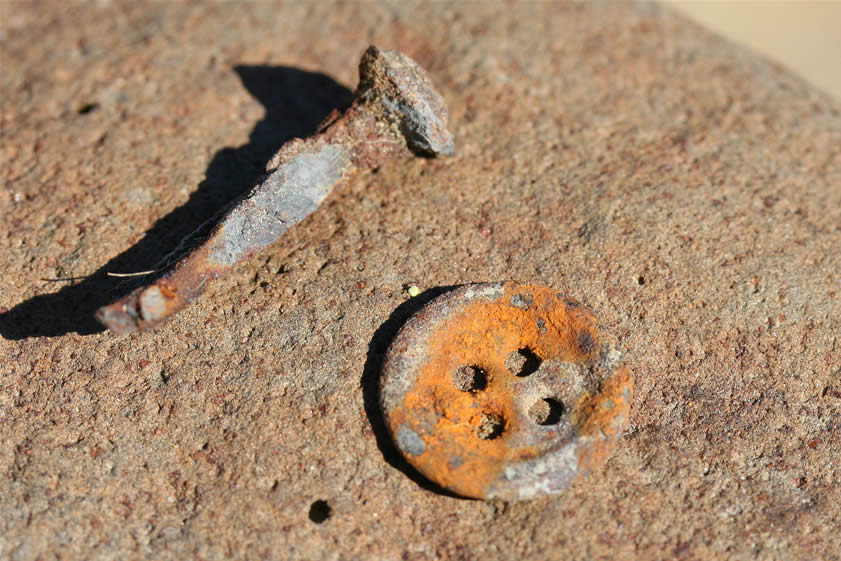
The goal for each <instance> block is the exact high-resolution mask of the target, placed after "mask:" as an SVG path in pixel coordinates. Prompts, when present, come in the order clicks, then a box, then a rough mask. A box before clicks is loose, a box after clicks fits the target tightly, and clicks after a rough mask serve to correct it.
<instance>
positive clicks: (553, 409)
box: [529, 397, 565, 425]
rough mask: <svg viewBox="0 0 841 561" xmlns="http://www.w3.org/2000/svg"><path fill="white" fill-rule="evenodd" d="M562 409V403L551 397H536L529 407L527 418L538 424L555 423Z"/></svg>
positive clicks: (562, 412) (559, 418)
mask: <svg viewBox="0 0 841 561" xmlns="http://www.w3.org/2000/svg"><path fill="white" fill-rule="evenodd" d="M564 409H565V408H564V404H563V403H561V402H560V401H558V400H557V399H554V398H552V397H547V398H544V399H538V400H537V401H535V402H534V403H533V404H532V406H531V407H529V418H530V419H531V420H532V421H534V422H535V423H537V424H538V425H557V424H558V422H560V420H561V416H562V415H563V414H564Z"/></svg>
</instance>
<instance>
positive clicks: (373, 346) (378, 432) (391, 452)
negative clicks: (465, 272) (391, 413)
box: [360, 285, 466, 500]
mask: <svg viewBox="0 0 841 561" xmlns="http://www.w3.org/2000/svg"><path fill="white" fill-rule="evenodd" d="M459 286H460V285H452V286H439V287H435V288H430V289H429V290H426V291H424V292H422V293H420V294H418V295H417V296H415V297H414V298H410V299H409V300H407V301H406V302H403V303H402V304H400V305H399V306H397V308H395V310H394V311H393V312H392V313H391V315H389V316H388V319H387V320H386V321H385V322H383V324H382V325H380V327H379V328H377V330H376V331H375V332H374V336H373V337H372V338H371V342H370V343H369V344H368V356H367V358H366V360H365V367H364V369H363V371H362V378H361V380H360V385H361V386H362V399H363V403H364V406H365V414H366V415H367V416H368V422H370V423H371V429H372V430H373V431H374V437H375V438H376V439H377V448H379V449H380V452H381V453H382V455H383V458H384V459H385V461H386V462H388V463H389V465H391V467H393V468H395V469H397V470H399V471H401V472H403V474H404V475H406V476H407V477H408V478H409V479H411V480H412V481H413V482H414V483H415V484H417V485H418V486H419V487H421V488H422V489H425V490H427V491H432V492H433V493H437V494H439V495H443V496H446V497H451V498H456V499H464V497H460V496H458V495H456V494H455V493H453V492H451V491H448V490H447V489H444V488H443V487H440V486H438V485H436V484H435V483H433V482H431V481H429V480H428V479H427V478H426V477H424V476H423V475H421V474H420V473H419V472H418V471H417V470H416V469H415V468H413V467H412V466H411V465H410V464H409V462H407V461H406V459H405V458H404V457H403V456H402V455H401V454H400V452H399V451H398V450H397V447H396V446H395V445H394V442H393V441H392V440H391V436H390V435H389V433H388V429H387V428H386V424H385V419H384V418H383V414H382V411H380V371H381V370H382V365H383V359H384V358H385V354H386V351H387V350H388V346H389V345H390V344H391V341H392V340H393V339H394V337H395V336H396V335H397V332H398V331H400V328H401V327H403V325H404V324H405V323H406V322H407V321H408V319H409V318H410V317H411V316H412V314H414V313H415V312H417V311H418V310H420V309H421V308H422V307H423V306H424V305H426V304H427V303H428V302H429V301H430V300H432V299H434V298H436V297H438V296H440V295H442V294H445V293H447V292H450V291H451V290H455V289H456V288H458V287H459ZM465 500H466V499H465Z"/></svg>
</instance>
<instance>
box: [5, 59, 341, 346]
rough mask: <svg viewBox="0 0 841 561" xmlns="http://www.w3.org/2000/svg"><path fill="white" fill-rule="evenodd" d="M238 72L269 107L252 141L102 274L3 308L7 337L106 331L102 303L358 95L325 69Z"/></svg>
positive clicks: (208, 224) (176, 253)
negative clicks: (127, 277) (285, 148)
mask: <svg viewBox="0 0 841 561" xmlns="http://www.w3.org/2000/svg"><path fill="white" fill-rule="evenodd" d="M234 70H235V71H236V73H237V74H238V75H239V77H240V80H241V81H242V83H243V85H244V86H245V88H246V89H247V90H248V92H249V93H250V94H251V95H252V96H254V98H255V99H257V100H258V101H259V102H260V103H262V104H263V106H264V107H265V109H266V115H265V117H264V118H263V119H262V120H261V121H259V122H258V123H257V124H256V125H255V126H254V129H253V130H252V131H251V135H250V137H249V141H248V143H247V144H245V145H243V146H240V147H238V148H223V149H222V150H220V151H218V152H217V153H216V154H215V155H214V157H213V159H212V161H211V162H210V165H208V167H207V171H206V173H205V179H204V181H202V182H201V184H199V186H198V188H197V189H196V190H195V191H194V192H193V194H192V195H190V199H189V200H188V201H187V202H186V203H185V204H184V205H182V206H180V207H179V208H177V209H175V210H173V211H172V212H171V213H169V214H168V215H166V216H164V217H162V218H161V219H160V220H158V221H157V222H156V223H155V224H154V225H153V226H152V228H151V229H150V230H149V231H148V232H146V234H145V235H144V236H143V238H142V239H141V240H140V241H139V242H137V243H136V244H135V245H134V246H132V247H130V248H129V249H127V250H126V251H124V252H123V253H121V254H120V255H118V256H116V257H114V258H113V259H111V260H110V261H109V262H108V263H106V264H105V265H103V266H102V267H100V268H99V270H97V271H96V272H95V273H93V274H91V275H89V276H87V277H84V279H83V280H81V282H78V283H76V284H72V285H70V286H66V287H64V288H62V289H61V290H59V291H58V292H55V293H52V294H43V295H39V296H35V297H33V298H30V299H29V300H25V301H24V302H21V303H20V304H18V305H16V306H15V307H13V308H12V309H10V310H9V311H8V312H6V313H4V314H0V335H2V336H3V337H5V338H6V339H25V338H27V337H56V336H60V335H65V334H67V333H71V332H77V333H79V334H82V335H89V334H92V333H98V332H100V331H102V330H103V329H104V328H103V327H102V325H100V324H99V322H97V321H96V319H95V318H94V312H95V311H96V310H97V309H98V308H99V307H101V306H103V305H105V304H108V303H110V302H112V301H114V300H116V299H118V298H120V297H122V296H124V295H126V294H128V293H129V292H131V291H132V290H133V289H134V288H136V287H137V286H139V285H140V284H146V283H148V282H150V281H151V280H154V279H155V278H157V277H159V276H161V275H163V274H164V273H166V271H167V270H168V268H169V266H171V265H172V264H173V263H174V262H175V261H176V260H177V259H178V258H179V257H181V256H183V254H184V253H186V252H187V251H188V250H189V248H191V247H194V246H196V245H198V243H200V242H201V239H202V238H203V237H204V236H206V235H207V234H208V233H209V232H210V231H211V230H212V229H213V227H214V226H215V225H216V224H217V222H218V220H219V218H221V216H222V214H223V213H224V211H225V210H226V209H227V208H228V207H229V206H230V204H231V203H232V202H234V201H236V200H238V199H240V198H241V197H243V196H245V195H246V194H247V193H248V192H249V191H250V190H251V187H253V186H254V184H255V183H256V182H257V180H258V179H259V178H260V177H261V176H262V175H263V174H264V173H265V167H266V164H267V163H268V161H269V160H270V159H271V157H272V156H273V155H274V154H275V152H277V150H278V149H279V148H280V147H281V146H282V145H283V144H284V143H285V142H286V141H288V140H290V139H292V138H296V137H299V138H302V137H307V136H311V135H312V134H313V133H314V132H315V131H316V130H317V127H318V125H319V124H320V123H321V122H322V121H323V120H324V118H325V117H327V115H328V114H329V113H330V112H331V111H332V110H333V109H337V108H342V107H345V106H347V105H348V104H349V103H350V101H351V99H352V97H353V94H352V92H351V91H350V90H349V89H347V88H345V87H344V86H342V85H340V84H339V83H337V82H336V81H334V80H333V79H332V78H330V77H328V76H325V75H324V74H319V73H314V72H306V71H303V70H299V69H297V68H290V67H284V66H237V67H235V69H234ZM147 270H156V273H155V274H154V275H147V276H142V277H135V278H134V279H133V280H132V281H125V280H124V279H123V280H121V279H116V278H114V277H110V276H108V273H126V272H133V271H147Z"/></svg>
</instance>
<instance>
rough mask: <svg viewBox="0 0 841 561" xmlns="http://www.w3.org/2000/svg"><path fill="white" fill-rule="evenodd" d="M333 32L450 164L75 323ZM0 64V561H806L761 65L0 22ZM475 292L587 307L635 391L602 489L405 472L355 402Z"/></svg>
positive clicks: (232, 152)
mask: <svg viewBox="0 0 841 561" xmlns="http://www.w3.org/2000/svg"><path fill="white" fill-rule="evenodd" d="M370 43H374V44H376V45H378V46H380V47H382V48H396V49H399V50H401V51H403V52H405V53H406V54H408V55H410V56H412V57H414V58H415V59H417V60H418V61H419V62H420V63H421V64H422V65H423V66H424V67H425V68H427V69H428V70H429V72H430V74H431V76H432V79H433V81H434V82H435V84H436V86H437V87H438V88H439V89H440V91H441V92H442V93H443V94H444V97H445V99H446V101H447V104H448V106H449V108H450V116H451V127H452V130H453V131H454V132H455V133H456V135H457V142H458V146H459V155H458V156H457V157H455V158H452V159H440V160H430V159H420V158H418V159H413V160H401V161H393V162H390V163H389V164H387V165H384V166H383V167H381V168H380V169H379V170H378V171H377V172H375V173H368V174H366V175H363V176H360V177H359V178H357V180H355V181H354V182H353V183H352V184H350V185H348V186H347V187H346V188H344V189H340V190H338V191H336V192H334V193H333V194H331V195H330V197H329V198H328V199H327V200H326V201H325V203H324V205H323V206H322V208H321V209H319V210H318V211H317V212H315V213H314V214H313V215H311V216H310V217H309V218H307V219H306V220H304V221H303V222H302V223H300V224H298V225H297V226H295V227H294V228H292V229H291V230H290V231H289V232H288V233H287V234H286V235H285V237H284V238H283V239H282V240H281V241H280V242H278V243H277V244H276V245H275V246H273V247H272V248H271V249H270V250H267V251H265V252H264V253H262V254H261V255H260V256H259V257H258V258H256V259H254V260H253V261H252V262H250V263H248V264H246V265H243V266H240V267H238V268H237V269H236V270H235V272H234V273H233V274H232V275H231V276H229V277H227V278H226V279H224V280H222V281H220V282H218V283H217V284H215V285H214V286H213V287H211V288H210V289H209V290H208V292H206V293H205V295H204V296H203V297H202V298H201V299H200V300H199V301H197V302H196V303H195V304H194V305H192V306H191V307H189V308H188V309H186V310H185V311H184V312H182V313H181V314H180V315H178V316H177V317H176V318H175V319H174V320H173V321H172V322H170V323H169V324H167V325H166V326H164V327H163V328H161V329H160V330H157V331H154V332H150V333H143V334H137V335H132V336H127V337H116V336H113V335H111V334H109V333H107V332H102V331H100V330H99V329H98V328H97V325H96V324H95V323H94V322H93V321H92V320H91V316H92V311H93V309H94V308H95V307H96V306H97V305H101V304H103V303H106V302H108V301H109V300H110V299H111V298H112V296H113V295H114V294H119V293H120V291H124V290H125V289H124V285H123V286H120V285H119V283H120V282H121V281H120V279H115V278H113V277H108V276H107V275H106V273H108V272H117V273H127V272H137V271H145V270H148V269H153V268H155V267H156V264H157V263H158V262H159V261H160V260H161V259H162V258H164V257H165V256H166V255H167V254H168V253H170V252H172V251H173V250H176V248H177V246H178V243H179V241H180V240H181V239H182V238H184V237H185V236H187V235H188V234H189V233H190V232H192V231H193V230H195V229H196V228H198V227H200V226H201V225H202V224H203V223H204V222H205V220H207V219H208V218H210V217H212V216H213V215H214V214H215V213H217V212H219V211H220V210H221V209H223V208H224V207H225V205H226V204H227V203H228V202H229V201H230V200H232V199H234V198H236V197H237V196H240V195H242V194H243V193H244V192H245V190H247V189H248V187H250V186H251V184H252V183H253V182H254V181H255V180H256V178H258V177H259V176H260V173H261V171H262V168H263V166H264V165H265V163H266V162H267V161H268V160H269V158H270V157H271V155H272V153H273V152H274V151H275V150H276V149H277V148H278V147H279V146H280V144H281V143H282V142H283V141H285V140H287V139H289V138H291V137H294V136H302V135H308V134H310V133H311V132H312V131H313V130H314V128H315V125H316V123H317V122H318V121H319V120H320V119H321V118H322V117H323V116H325V115H326V114H327V113H328V112H329V111H330V110H331V109H333V108H334V107H337V106H340V105H342V104H343V103H346V102H347V100H348V99H349V96H350V91H349V90H348V88H353V87H355V85H356V64H357V62H358V60H359V56H360V55H361V53H362V52H363V51H364V49H365V48H366V47H367V46H368V45H369V44H370ZM0 57H2V59H1V60H0V65H2V72H0V123H2V124H0V127H2V132H0V178H1V179H0V181H2V186H3V192H2V194H0V210H2V216H3V220H2V221H0V259H2V263H3V274H4V282H3V284H2V286H3V290H2V294H0V306H2V311H3V312H4V313H2V315H0V336H2V338H0V357H2V361H0V442H1V443H2V446H0V474H2V484H0V558H2V559H9V560H13V561H27V560H33V561H34V560H37V559H41V560H45V561H46V560H53V559H61V560H70V559H121V560H123V559H161V560H169V559H173V560H174V559H203V560H214V559H229V558H230V559H301V560H304V559H306V560H319V559H343V560H344V559H360V560H361V559H386V560H403V559H406V560H432V559H468V560H469V559H476V560H483V561H486V560H491V559H561V558H570V559H572V558H575V559H634V558H658V559H673V558H675V559H722V558H728V559H824V560H833V559H836V560H837V559H841V556H840V555H839V551H841V532H839V531H838V528H839V527H840V526H841V491H839V489H841V466H839V454H840V453H841V452H839V451H841V341H839V334H841V295H840V294H839V284H840V283H839V279H841V107H839V104H838V103H837V102H835V101H833V100H831V99H830V98H829V97H827V96H825V95H823V94H821V93H819V92H817V91H815V90H813V89H811V88H810V87H809V86H808V85H806V84H805V83H803V82H802V81H801V80H799V79H797V78H795V77H793V76H792V75H791V74H789V73H787V72H785V71H784V70H783V69H781V68H779V67H778V66H776V65H774V64H772V63H769V62H768V61H765V60H762V59H760V58H758V57H757V56H755V55H753V54H751V53H748V52H746V51H744V50H741V49H739V48H736V47H734V46H733V45H730V44H727V43H725V42H723V41H721V40H720V39H718V38H716V37H714V36H712V35H711V34H708V33H706V32H704V31H703V30H701V29H700V28H698V27H697V26H695V25H692V24H690V23H688V22H687V21H685V20H684V19H682V18H680V17H678V16H675V15H674V14H673V13H671V12H669V11H667V10H665V9H661V8H659V7H657V6H655V5H650V4H625V3H609V4H593V5H590V4H587V5H563V4H558V3H550V2H545V3H520V4H516V3H515V4H509V3H506V4H495V3H491V2H475V3H443V2H441V3H437V2H433V3H421V4H417V5H414V6H408V5H406V4H404V3H403V2H394V3H392V4H374V3H358V4H357V3H344V4H336V5H330V4H327V3H324V2H314V3H303V2H288V3H287V4H280V3H278V4H272V3H269V2H254V3H250V4H233V3H208V2H201V3H198V2H197V3H193V4H187V3H181V2H151V3H143V4H138V3H136V2H128V1H126V2H108V1H102V2H73V3H68V2H65V1H57V0H55V1H41V0H38V1H32V2H17V1H7V2H3V3H2V5H0ZM89 275H90V276H89ZM71 277H81V278H78V279H77V280H75V281H71V280H55V279H67V278H71ZM45 279H48V280H45ZM504 279H516V280H519V281H521V282H529V283H535V284H546V285H550V286H554V287H556V288H557V289H559V290H560V291H563V292H564V293H566V294H568V295H569V296H570V297H573V298H576V299H578V300H580V301H581V302H583V303H585V304H587V305H588V306H589V307H591V308H592V309H593V310H594V311H595V313H596V314H597V316H598V317H599V318H600V319H601V320H602V321H604V322H605V328H607V329H609V330H611V331H612V332H613V333H615V334H616V335H617V336H618V337H619V338H620V340H621V344H622V346H623V347H624V348H625V349H626V350H627V351H628V354H627V357H628V360H629V364H630V365H631V367H632V368H633V370H634V372H635V374H636V378H637V383H636V394H635V398H634V402H633V409H632V418H631V423H632V428H631V430H630V431H629V433H628V434H627V435H626V437H625V438H624V439H623V441H622V442H620V444H619V446H618V449H617V452H616V454H615V455H614V457H613V458H612V459H611V460H610V461H609V462H608V463H607V464H606V466H605V467H604V468H603V469H602V470H600V471H597V472H594V473H592V474H591V475H590V476H589V477H588V478H587V479H586V480H584V481H582V482H579V483H576V484H575V485H573V486H572V487H571V488H570V489H569V490H568V491H567V492H566V493H565V494H563V495H560V496H557V497H552V498H547V499H541V500H536V501H533V502H528V503H520V504H505V503H488V502H482V501H466V500H460V499H456V498H452V497H448V496H445V495H442V494H438V493H436V492H434V490H430V489H429V486H428V485H425V484H423V483H421V484H419V482H418V479H417V477H415V476H413V475H412V474H411V473H408V474H407V473H406V472H405V467H404V466H402V465H401V464H400V463H399V461H398V460H397V459H396V457H395V455H394V453H393V449H392V448H389V446H388V443H387V441H386V440H385V439H384V438H383V433H382V430H381V429H382V420H381V418H379V417H378V416H377V414H376V394H374V393H373V388H374V387H375V386H376V375H377V373H376V370H377V367H378V365H379V362H380V361H381V356H382V353H383V352H384V350H385V348H386V347H387V345H388V343H389V341H390V339H391V337H392V336H393V335H394V332H395V329H396V328H397V327H399V325H400V324H401V322H402V321H404V320H405V316H406V314H408V313H410V312H411V311H412V310H413V309H415V308H417V306H418V304H419V303H422V302H423V301H424V300H425V299H427V300H428V298H429V297H430V296H432V295H434V294H436V293H439V292H440V290H441V288H442V287H446V286H451V285H456V284H459V283H464V282H470V281H492V280H504ZM409 283H415V284H417V285H418V286H419V287H420V288H421V289H422V290H424V292H423V293H422V294H421V296H418V297H417V298H413V299H408V296H407V294H406V291H405V289H404V286H406V285H407V284H409ZM115 287H116V288H115ZM318 501H325V502H318Z"/></svg>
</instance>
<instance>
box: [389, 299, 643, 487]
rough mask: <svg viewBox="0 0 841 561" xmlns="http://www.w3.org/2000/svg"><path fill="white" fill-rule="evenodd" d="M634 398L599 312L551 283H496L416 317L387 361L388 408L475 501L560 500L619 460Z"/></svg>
mask: <svg viewBox="0 0 841 561" xmlns="http://www.w3.org/2000/svg"><path fill="white" fill-rule="evenodd" d="M477 379H479V380H480V382H479V383H477V382H476V380H477ZM632 391H633V376H632V375H631V372H630V370H629V368H627V367H626V366H624V365H622V364H621V352H620V351H619V350H618V347H617V346H616V344H615V342H614V341H613V339H612V337H611V336H610V335H609V334H608V333H606V332H604V331H603V330H601V329H600V328H599V326H598V322H597V320H596V318H595V316H594V315H593V314H592V313H591V312H590V311H589V310H587V309H586V308H584V307H583V306H581V305H578V304H576V303H574V302H572V301H570V300H567V299H565V298H563V297H562V296H560V295H559V294H557V293H556V292H555V291H553V290H552V289H551V288H548V287H543V286H528V285H519V284H515V283H488V284H474V285H466V286H463V287H461V288H458V289H456V290H454V291H452V292H449V293H446V294H444V295H442V296H439V297H438V298H436V299H434V300H432V301H431V302H429V303H427V304H426V305H425V306H424V308H423V309H421V310H420V311H419V312H418V313H416V314H415V315H414V316H412V317H411V318H410V319H409V321H408V322H407V323H406V324H405V325H404V326H403V328H402V329H401V330H400V332H399V333H398V334H397V336H396V337H395V339H394V340H393V341H392V344H391V346H390V348H389V350H388V353H387V355H386V358H385V361H384V363H383V368H382V373H381V379H380V407H381V409H382V412H383V417H384V419H385V422H386V426H387V427H388V430H389V431H390V432H391V434H392V437H393V439H394V441H395V443H396V444H397V447H398V449H399V450H400V451H401V452H402V454H403V455H404V457H405V458H406V459H407V461H408V462H409V463H410V464H411V465H412V466H413V467H414V468H416V469H417V470H418V471H419V472H420V473H421V474H423V475H424V476H426V477H427V478H428V479H429V480H431V481H433V482H435V483H437V484H438V485H440V486H441V487H443V488H445V489H448V490H449V491H452V492H454V493H456V494H459V495H462V496H465V497H474V498H484V499H493V498H498V499H505V500H524V499H530V498H532V497H536V496H540V495H546V494H553V493H558V492H561V491H562V490H563V489H564V488H566V487H567V486H568V485H569V484H571V483H572V482H573V481H575V480H577V479H579V478H581V477H582V476H584V475H585V474H586V473H588V472H589V471H591V470H593V469H596V468H598V467H599V466H601V465H602V464H603V463H604V462H605V461H606V460H607V458H608V457H610V455H611V454H612V452H613V449H614V448H615V446H616V443H617V442H618V440H619V437H620V436H621V434H622V431H623V429H624V428H625V426H626V425H627V422H628V419H629V412H630V403H631V394H632Z"/></svg>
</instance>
